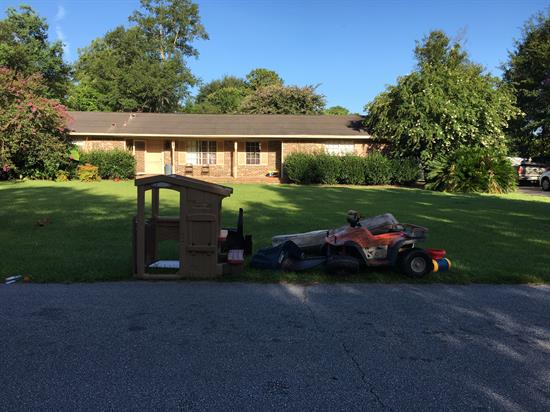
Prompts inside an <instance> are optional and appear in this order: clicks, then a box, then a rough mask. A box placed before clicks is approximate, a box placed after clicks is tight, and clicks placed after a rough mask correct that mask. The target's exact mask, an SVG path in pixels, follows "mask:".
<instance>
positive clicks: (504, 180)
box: [426, 148, 517, 193]
mask: <svg viewBox="0 0 550 412" xmlns="http://www.w3.org/2000/svg"><path fill="white" fill-rule="evenodd" d="M428 167H429V170H430V171H429V173H428V176H427V182H428V183H427V184H426V188H427V189H431V190H439V191H444V192H466V193H467V192H473V193H476V192H479V193H508V192H512V191H514V190H515V188H516V181H517V175H516V172H515V170H514V168H513V167H512V164H511V163H510V161H509V160H508V159H507V158H506V156H504V155H503V154H500V153H495V152H494V151H493V150H491V149H488V148H461V149H458V150H456V151H454V152H452V153H450V154H449V155H447V156H440V157H439V158H436V159H435V160H433V161H432V162H430V163H429V164H428Z"/></svg>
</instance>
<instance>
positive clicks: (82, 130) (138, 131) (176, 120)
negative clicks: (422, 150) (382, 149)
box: [69, 112, 369, 138]
mask: <svg viewBox="0 0 550 412" xmlns="http://www.w3.org/2000/svg"><path fill="white" fill-rule="evenodd" d="M70 115H71V117H72V118H73V120H72V121H71V122H70V123H69V129H71V131H72V133H73V134H77V135H80V134H91V135H108V136H112V135H121V136H123V135H143V136H148V135H149V136H153V135H165V136H202V135H204V136H281V137H289V138H291V137H301V136H328V137H330V136H349V137H354V138H368V137H369V135H368V133H366V131H365V130H364V129H363V128H362V125H361V122H362V117H361V116H322V115H318V116H294V115H244V114H238V115H231V114H172V113H166V114H164V113H163V114H161V113H107V112H70Z"/></svg>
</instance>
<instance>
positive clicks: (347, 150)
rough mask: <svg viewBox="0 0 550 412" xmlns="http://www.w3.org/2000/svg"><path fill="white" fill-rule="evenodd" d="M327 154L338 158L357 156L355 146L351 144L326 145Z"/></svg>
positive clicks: (328, 143)
mask: <svg viewBox="0 0 550 412" xmlns="http://www.w3.org/2000/svg"><path fill="white" fill-rule="evenodd" d="M325 153H327V154H330V155H336V156H343V155H347V154H355V145H354V144H353V143H349V142H345V141H344V142H327V143H325Z"/></svg>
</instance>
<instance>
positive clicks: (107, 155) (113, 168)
mask: <svg viewBox="0 0 550 412" xmlns="http://www.w3.org/2000/svg"><path fill="white" fill-rule="evenodd" d="M80 162H81V163H84V164H85V163H88V164H91V165H94V166H97V168H98V170H99V176H100V177H101V178H102V179H132V178H134V176H135V174H136V159H135V158H134V156H133V155H132V153H130V152H128V151H126V150H120V149H114V150H93V151H90V152H84V153H82V154H81V155H80Z"/></svg>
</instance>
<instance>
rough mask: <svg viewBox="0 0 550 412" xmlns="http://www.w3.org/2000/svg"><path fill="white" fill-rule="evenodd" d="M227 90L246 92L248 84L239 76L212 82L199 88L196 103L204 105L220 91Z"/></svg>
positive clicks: (225, 77) (226, 77)
mask: <svg viewBox="0 0 550 412" xmlns="http://www.w3.org/2000/svg"><path fill="white" fill-rule="evenodd" d="M226 88H231V89H243V90H245V89H247V88H248V84H247V83H246V81H244V80H243V79H241V78H240V77H237V76H223V77H222V78H221V79H216V80H212V81H211V82H209V83H206V84H203V85H202V86H201V87H200V88H199V92H198V93H197V97H196V98H195V102H196V103H204V101H205V100H206V99H207V98H208V96H209V95H211V94H213V93H216V92H218V90H220V89H226Z"/></svg>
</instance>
